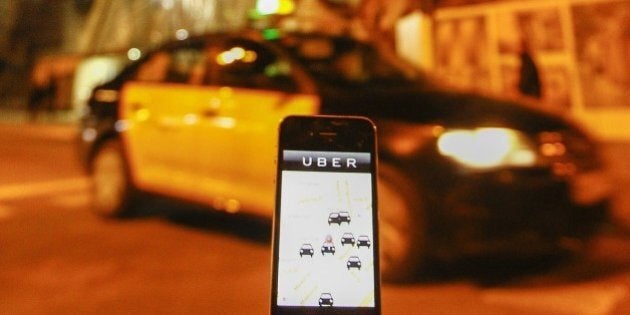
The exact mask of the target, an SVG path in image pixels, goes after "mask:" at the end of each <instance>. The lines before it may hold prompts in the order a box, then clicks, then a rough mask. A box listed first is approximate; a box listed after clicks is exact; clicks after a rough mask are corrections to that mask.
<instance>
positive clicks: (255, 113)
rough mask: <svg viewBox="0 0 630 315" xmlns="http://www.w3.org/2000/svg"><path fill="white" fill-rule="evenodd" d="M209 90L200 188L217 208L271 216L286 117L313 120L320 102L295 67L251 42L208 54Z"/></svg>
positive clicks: (201, 146) (201, 122) (202, 131)
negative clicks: (278, 150) (280, 132)
mask: <svg viewBox="0 0 630 315" xmlns="http://www.w3.org/2000/svg"><path fill="white" fill-rule="evenodd" d="M208 52H209V53H210V55H209V56H208V60H209V61H210V64H209V65H208V67H209V68H214V70H212V72H213V73H214V76H210V77H208V78H207V79H206V83H207V84H209V88H208V90H207V91H208V92H207V93H208V98H207V100H208V101H207V103H206V108H204V109H202V110H201V113H202V115H200V119H199V125H198V127H199V133H200V134H203V135H204V137H205V139H206V141H200V143H199V145H198V146H197V150H198V155H199V156H200V157H201V160H200V167H199V171H200V175H201V177H202V178H201V179H200V183H201V184H200V185H199V187H201V190H202V191H203V193H204V194H205V195H206V196H212V198H213V200H212V201H211V202H212V204H213V206H215V207H216V208H223V209H224V210H227V211H237V210H239V209H241V208H242V209H247V210H248V211H251V212H255V213H258V214H265V215H269V214H270V211H271V210H272V209H273V204H274V189H275V187H274V178H275V158H276V148H277V147H276V145H277V136H278V135H277V133H278V130H277V127H278V124H279V122H280V120H281V119H282V118H284V117H286V116H288V115H297V114H301V115H309V114H315V113H316V112H317V110H318V108H319V99H318V97H316V96H315V95H314V94H313V93H312V92H311V91H309V90H308V89H307V88H305V87H304V85H303V84H301V83H300V82H299V79H298V78H297V76H294V75H293V74H292V69H291V65H290V64H289V63H288V62H287V61H285V60H284V59H283V58H281V57H280V56H277V55H275V54H274V53H272V52H271V51H269V50H267V49H265V47H263V46H261V45H259V44H256V43H253V42H248V41H242V40H235V41H227V42H225V43H223V44H222V45H221V47H220V49H210V50H208Z"/></svg>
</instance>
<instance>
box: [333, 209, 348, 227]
mask: <svg viewBox="0 0 630 315" xmlns="http://www.w3.org/2000/svg"><path fill="white" fill-rule="evenodd" d="M342 222H346V223H348V224H350V213H348V211H340V212H331V213H330V214H329V215H328V225H331V224H333V223H336V224H337V225H341V223H342Z"/></svg>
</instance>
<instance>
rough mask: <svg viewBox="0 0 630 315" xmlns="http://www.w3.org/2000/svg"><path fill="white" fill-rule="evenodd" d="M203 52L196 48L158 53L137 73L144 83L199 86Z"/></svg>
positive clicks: (137, 77)
mask: <svg viewBox="0 0 630 315" xmlns="http://www.w3.org/2000/svg"><path fill="white" fill-rule="evenodd" d="M202 61H203V52H201V51H199V50H198V49H195V48H179V49H175V50H172V51H158V52H156V53H154V54H153V55H151V56H150V57H149V58H148V59H147V60H146V61H145V62H144V63H143V64H142V65H140V67H139V68H138V72H137V73H136V78H135V79H136V80H138V81H142V82H171V83H191V84H199V83H201V79H199V78H198V76H199V73H200V72H201V71H202V70H203V69H202V68H201V67H200V65H201V64H202Z"/></svg>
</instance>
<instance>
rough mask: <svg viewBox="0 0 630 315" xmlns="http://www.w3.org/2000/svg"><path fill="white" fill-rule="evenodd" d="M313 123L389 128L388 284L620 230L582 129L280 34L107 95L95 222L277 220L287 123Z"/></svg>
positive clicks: (221, 47)
mask: <svg viewBox="0 0 630 315" xmlns="http://www.w3.org/2000/svg"><path fill="white" fill-rule="evenodd" d="M312 114H334V115H360V116H367V117H369V118H371V119H372V120H373V121H374V122H375V123H376V125H377V128H378V144H379V148H378V149H379V158H380V159H379V180H378V184H379V187H378V189H379V191H378V193H379V198H378V199H379V211H380V227H381V230H380V232H381V233H380V236H379V237H380V241H381V246H380V248H381V260H382V262H381V267H382V273H383V276H384V278H385V279H386V280H394V281H406V280H409V279H412V277H413V275H414V273H415V272H416V271H417V270H418V266H421V265H422V263H423V262H426V261H427V260H428V259H431V260H436V261H452V260H453V259H456V258H457V257H467V256H476V255H487V254H497V253H498V254H500V255H506V254H507V255H514V254H516V255H523V256H527V255H530V254H534V255H537V254H540V253H548V252H555V251H557V250H558V249H565V248H567V247H573V246H567V244H576V243H579V244H581V243H584V242H586V241H588V240H589V239H590V238H591V237H592V236H593V235H594V233H595V232H596V231H597V230H598V228H599V227H600V226H601V225H602V224H603V223H604V222H605V221H606V219H607V218H608V203H609V200H610V189H609V187H608V186H607V183H608V179H607V178H606V176H605V175H604V174H605V173H604V165H603V163H602V160H601V158H600V156H599V149H598V145H597V143H596V142H595V141H594V140H593V139H591V137H589V136H588V134H587V133H586V132H585V131H584V130H583V129H582V128H581V127H580V126H578V125H577V124H576V123H574V122H572V121H571V120H569V119H568V118H566V117H563V116H561V115H558V114H554V113H548V112H545V111H543V110H541V109H539V108H534V107H532V106H531V105H527V104H521V103H519V102H516V101H511V100H501V99H495V98H491V97H486V96H481V95H476V94H471V93H467V92H459V91H452V90H447V89H444V88H443V87H441V86H439V85H437V84H434V83H433V80H432V79H431V78H430V77H429V76H427V75H426V74H423V73H419V72H417V71H415V70H414V69H413V68H412V67H411V66H409V65H407V64H406V63H405V62H403V61H401V60H400V59H398V58H396V56H395V54H393V53H391V52H389V51H388V50H387V49H385V48H384V46H383V45H379V44H378V43H371V42H361V41H357V40H354V39H352V38H349V37H343V36H340V37H334V36H328V35H318V34H308V35H307V34H283V33H280V32H277V31H274V30H266V31H244V32H240V33H237V34H233V33H221V34H210V35H207V36H200V37H194V38H188V39H185V40H179V41H174V42H171V43H167V44H165V45H164V46H162V47H160V48H157V49H155V50H153V51H151V52H149V53H147V54H145V55H144V56H143V57H142V58H141V59H140V60H139V61H137V62H134V63H132V64H130V65H129V66H128V67H126V68H125V69H124V70H123V71H122V72H121V73H120V74H119V75H118V76H117V77H115V78H114V79H112V80H111V81H109V82H107V83H105V84H103V85H100V86H98V87H96V88H95V89H94V91H93V93H92V96H91V98H90V100H89V108H88V111H87V113H86V115H85V117H84V118H83V120H82V126H81V128H82V132H81V141H80V142H81V145H80V148H81V152H82V154H83V157H84V160H85V165H86V169H87V170H88V171H89V173H90V175H91V178H92V183H93V185H92V186H93V192H94V205H93V209H94V210H95V211H96V212H97V213H99V214H100V215H103V216H107V217H113V216H124V215H125V214H128V213H130V212H132V211H133V210H134V209H135V208H136V207H137V205H138V204H139V203H141V202H142V199H143V198H146V197H147V196H152V195H159V196H166V197H172V198H175V199H178V200H184V201H188V202H192V203H195V204H201V205H205V206H207V208H208V209H213V210H218V211H226V212H230V213H236V212H239V213H246V214H251V215H260V216H263V217H267V218H271V216H272V214H273V209H274V195H275V194H274V189H275V186H274V177H275V158H276V145H277V144H276V142H277V128H278V123H279V121H280V120H281V119H282V118H283V117H286V116H287V115H312ZM567 240H571V241H570V242H567ZM368 244H369V243H368ZM361 245H363V243H361V239H360V238H359V241H358V245H357V246H361ZM367 246H369V245H367Z"/></svg>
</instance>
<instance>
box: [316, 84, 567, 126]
mask: <svg viewBox="0 0 630 315" xmlns="http://www.w3.org/2000/svg"><path fill="white" fill-rule="evenodd" d="M320 94H321V95H322V112H323V113H324V114H332V115H362V116H367V117H370V118H372V119H374V120H381V119H386V120H389V119H392V120H402V121H408V122H418V123H437V124H441V125H443V126H447V127H453V128H473V127H484V126H486V127H509V128H514V129H518V130H522V131H525V132H528V133H536V132H541V131H545V130H562V129H567V128H572V129H575V128H577V127H576V126H575V125H574V124H573V123H572V122H570V121H569V120H568V119H567V118H566V117H564V116H562V115H560V114H557V113H552V112H549V111H545V110H544V109H542V108H537V107H535V106H532V105H529V104H526V103H519V102H515V101H508V100H501V99H498V98H492V97H488V96H483V95H479V94H473V93H465V92H455V91H447V90H423V89H418V88H413V89H409V88H389V89H378V88H371V89H360V90H343V91H340V90H338V89H337V90H334V91H333V90H329V91H320Z"/></svg>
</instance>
